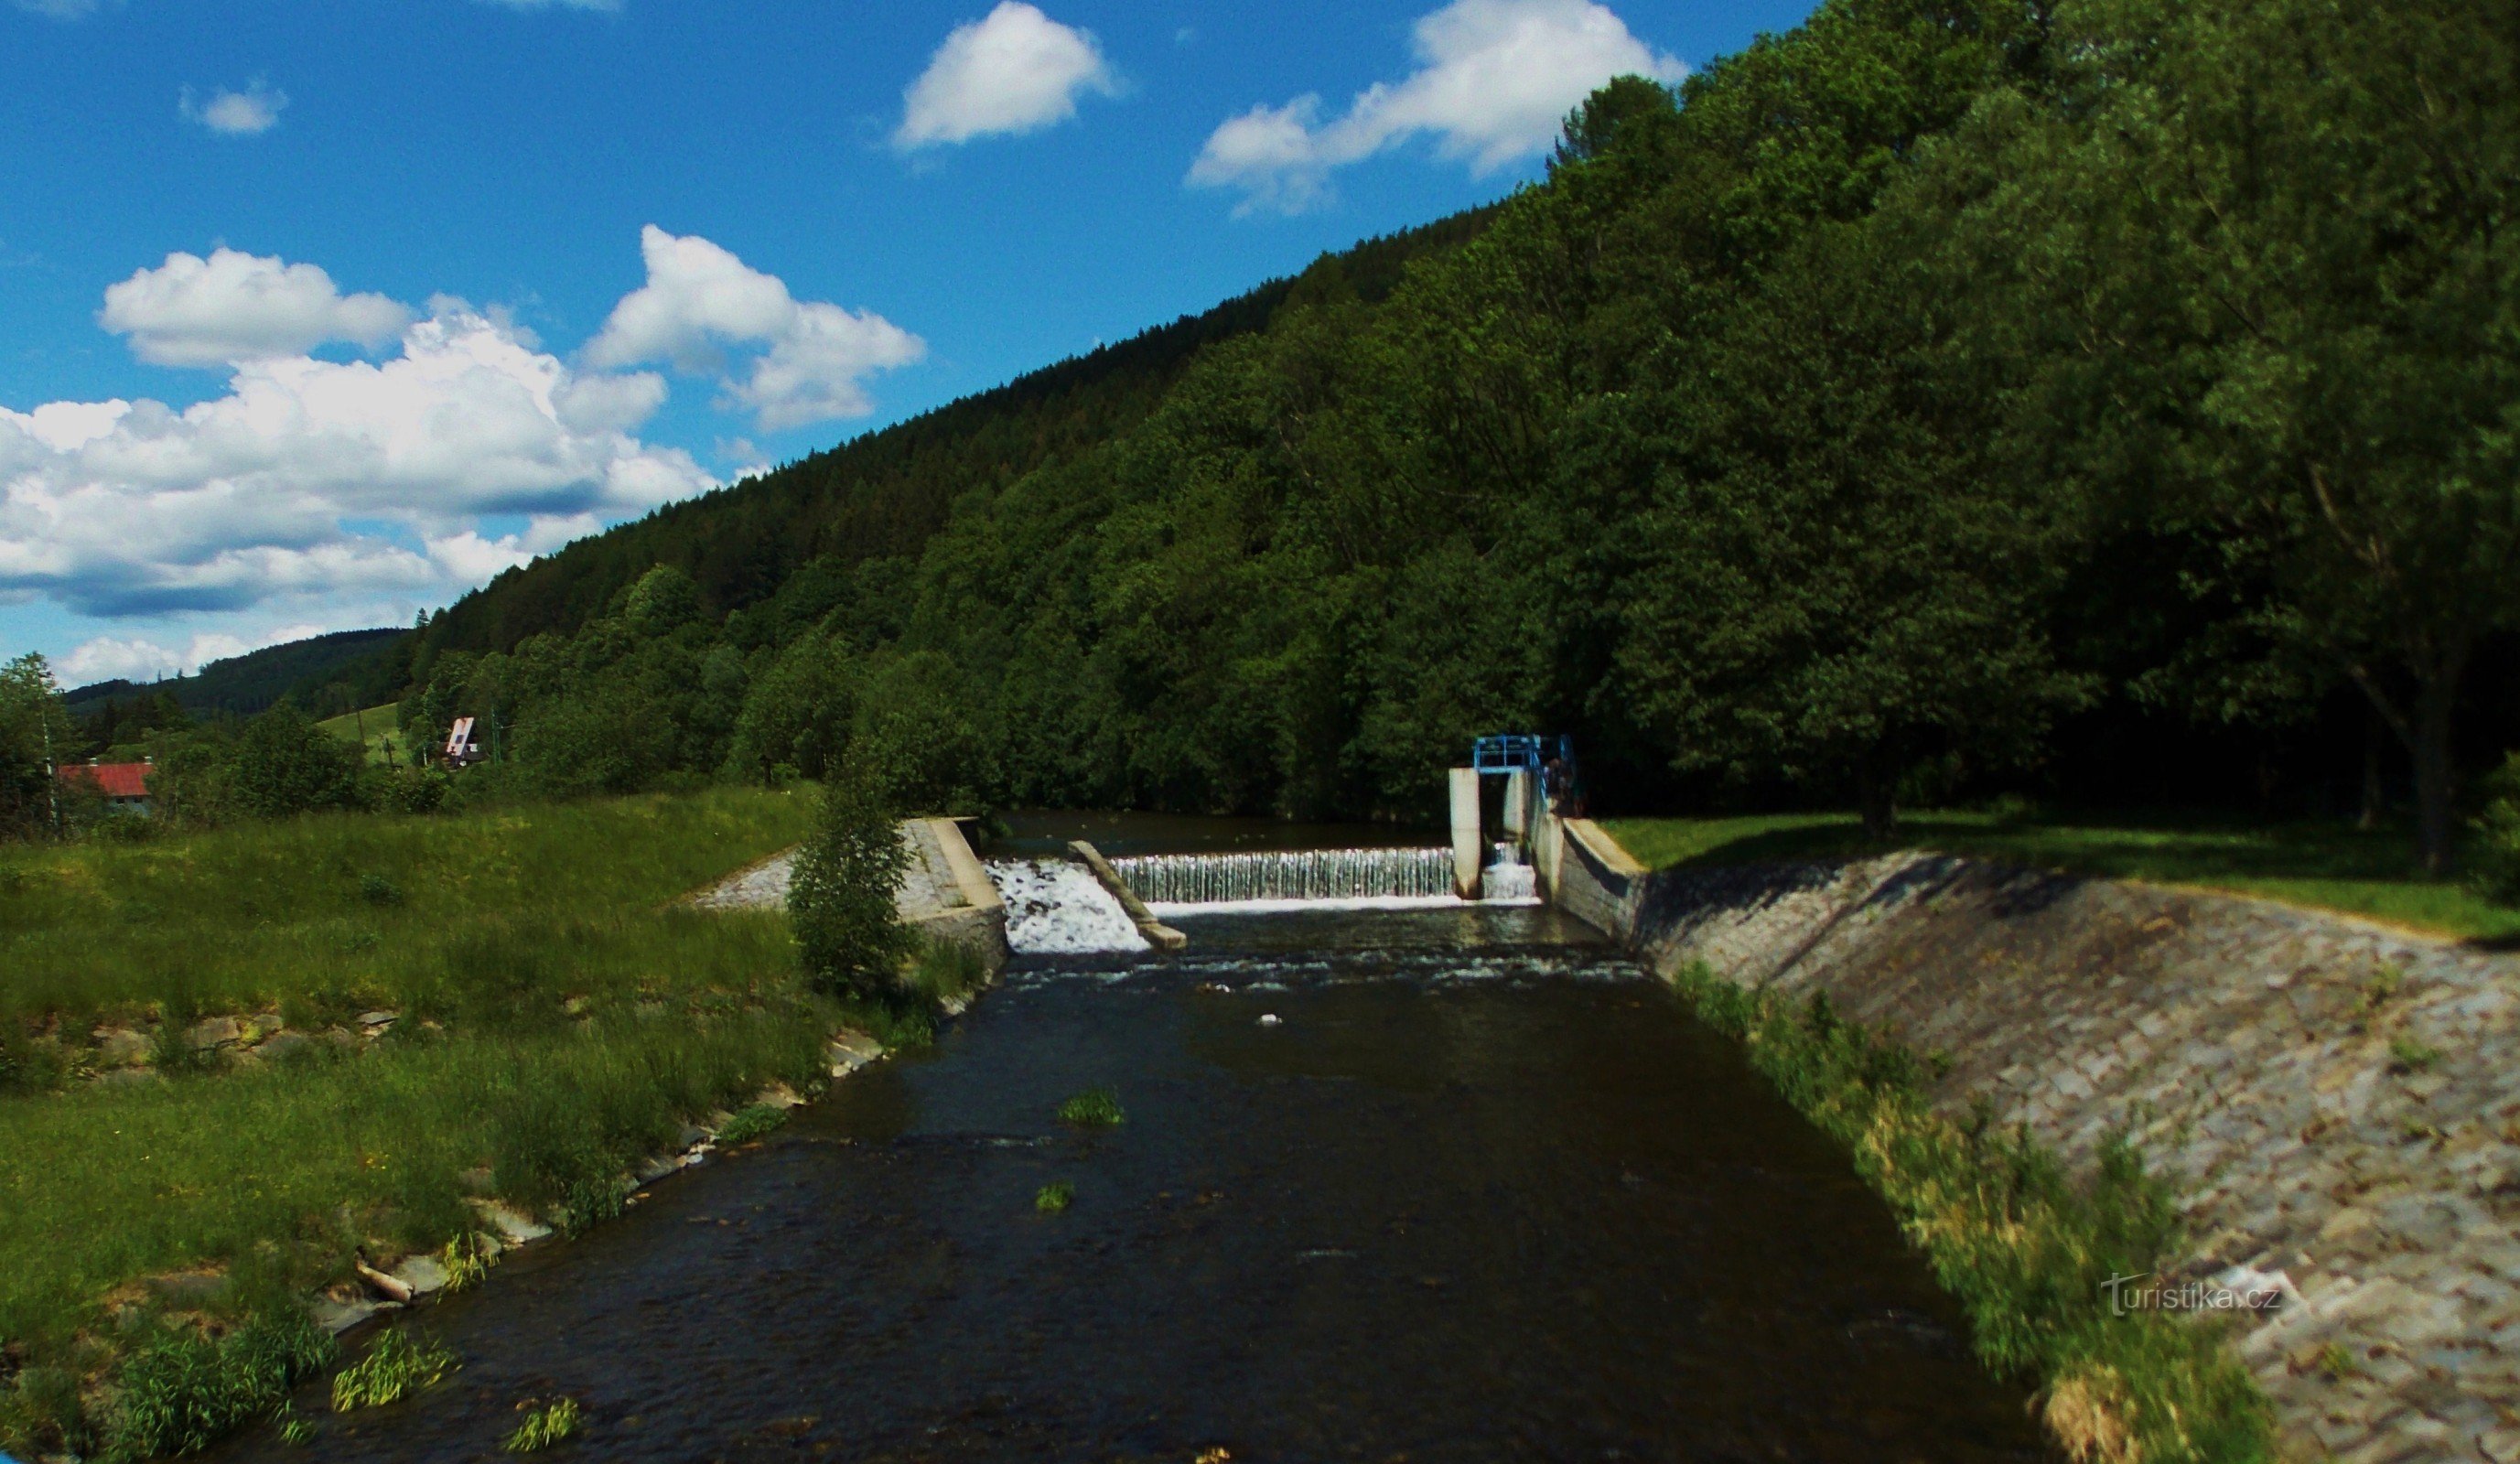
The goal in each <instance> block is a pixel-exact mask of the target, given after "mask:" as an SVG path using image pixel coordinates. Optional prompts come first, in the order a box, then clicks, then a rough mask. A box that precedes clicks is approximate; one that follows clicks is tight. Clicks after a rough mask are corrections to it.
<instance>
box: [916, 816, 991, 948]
mask: <svg viewBox="0 0 2520 1464" xmlns="http://www.w3.org/2000/svg"><path fill="white" fill-rule="evenodd" d="M902 836H903V842H905V843H907V844H909V845H910V847H911V850H912V852H913V854H914V855H915V856H917V857H916V858H915V859H914V861H913V863H912V867H911V870H910V874H909V877H908V878H906V879H904V880H903V881H902V889H901V893H900V894H899V895H898V896H897V897H896V898H895V901H894V905H895V907H896V908H897V909H899V910H900V912H901V918H902V922H903V923H904V924H907V925H909V926H910V927H911V928H913V929H915V930H918V931H919V932H921V933H922V934H924V935H926V936H929V937H930V938H932V939H936V940H942V941H951V942H953V943H955V944H957V945H961V946H965V947H967V948H969V949H970V950H971V951H973V952H975V953H977V954H978V955H979V957H980V959H981V961H982V962H983V963H984V964H986V965H987V966H988V968H989V972H990V974H992V975H995V974H996V973H997V972H999V971H1001V970H1003V969H1005V968H1006V964H1007V962H1008V961H1009V960H1010V959H1012V951H1011V950H1010V949H1009V947H1008V945H1007V907H1006V902H1005V900H1003V899H1001V898H1000V897H999V895H998V887H997V886H996V885H994V884H992V883H990V882H989V875H988V871H987V870H986V869H984V868H982V867H981V865H980V860H979V856H977V855H975V854H973V853H972V852H971V845H970V842H969V841H968V840H967V839H966V838H965V837H964V836H963V828H962V825H961V824H960V823H959V822H957V821H954V820H952V819H911V820H906V821H903V823H902Z"/></svg>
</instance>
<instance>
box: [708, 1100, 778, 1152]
mask: <svg viewBox="0 0 2520 1464" xmlns="http://www.w3.org/2000/svg"><path fill="white" fill-rule="evenodd" d="M785 1123H787V1109H785V1108H782V1107H780V1106H779V1105H778V1104H776V1103H752V1104H748V1105H746V1106H744V1107H742V1108H739V1109H737V1110H736V1111H735V1116H734V1117H733V1118H730V1119H728V1120H727V1121H726V1127H725V1128H722V1129H720V1130H718V1131H717V1141H718V1142H719V1143H721V1144H723V1145H725V1146H726V1147H728V1148H730V1149H731V1148H734V1147H735V1146H736V1145H737V1144H748V1143H750V1142H752V1141H753V1140H754V1139H756V1138H765V1137H768V1136H769V1135H770V1134H772V1133H774V1132H777V1131H778V1130H779V1127H780V1126H781V1125H783V1124H785Z"/></svg>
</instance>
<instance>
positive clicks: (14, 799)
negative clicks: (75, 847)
mask: <svg viewBox="0 0 2520 1464" xmlns="http://www.w3.org/2000/svg"><path fill="white" fill-rule="evenodd" d="M74 735H75V734H74V732H73V730H72V728H71V725H70V719H69V712H68V710H67V705H66V704H65V703H64V701H63V700H62V696H61V690H60V688H58V687H56V686H55V685H54V684H53V672H52V667H51V666H50V665H49V664H48V663H47V662H46V661H45V660H44V658H43V657H42V656H40V655H36V654H34V653H32V652H29V653H27V654H25V655H22V656H19V657H18V658H17V659H15V660H13V661H9V662H7V663H6V664H0V838H24V837H27V836H29V835H31V834H36V833H41V832H44V831H46V830H49V829H51V828H52V827H53V826H54V823H55V820H54V790H53V777H52V775H51V774H50V772H49V771H47V770H48V769H49V768H50V767H51V766H53V765H54V764H55V763H56V762H57V761H62V760H67V757H68V756H69V753H70V751H71V749H72V747H73V746H74V745H75V744H74V740H73V739H74Z"/></svg>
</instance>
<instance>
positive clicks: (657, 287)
mask: <svg viewBox="0 0 2520 1464" xmlns="http://www.w3.org/2000/svg"><path fill="white" fill-rule="evenodd" d="M639 251H640V253H641V255H642V256H643V257H644V258H645V259H646V261H647V265H648V283H647V284H645V285H643V286H641V287H640V288H637V289H634V290H632V291H631V292H630V293H628V294H626V295H624V296H622V297H621V301H620V303H619V304H617V305H615V306H613V307H612V314H611V315H610V317H609V318H607V320H606V321H605V323H604V329H603V331H602V332H601V333H598V334H597V335H596V337H595V339H593V340H591V341H589V342H588V343H587V346H586V352H585V357H586V361H587V363H588V364H589V365H591V366H594V367H597V368H599V369H613V368H619V367H625V366H633V365H637V364H639V363H642V362H649V361H665V362H670V363H672V365H673V366H674V368H675V369H676V370H677V371H681V372H685V373H689V374H698V373H703V372H716V373H719V374H720V375H721V377H722V380H723V384H724V387H725V398H726V401H727V402H728V403H730V404H733V405H736V406H741V407H743V408H746V409H748V410H750V411H751V412H752V413H753V414H754V416H755V418H756V419H757V420H758V421H759V422H760V424H761V426H762V427H763V429H764V430H767V431H782V430H785V429H787V428H789V427H799V426H804V425H806V424H808V423H811V422H817V421H830V420H832V419H833V418H841V417H863V416H865V415H866V414H867V413H869V412H871V411H873V410H874V404H873V403H872V402H871V401H869V400H868V398H867V394H866V389H865V387H864V386H863V385H862V384H861V382H862V380H863V378H864V377H868V376H871V375H873V374H874V373H876V372H878V371H884V370H888V369H890V368H893V367H898V366H907V365H909V364H910V363H912V362H914V361H918V360H920V359H921V358H922V357H924V356H925V355H926V354H927V345H926V342H924V341H922V340H921V339H920V338H919V337H918V336H916V335H913V334H911V333H909V332H907V331H904V330H902V329H901V328H900V327H898V326H896V325H894V324H893V323H892V322H890V321H888V320H885V319H884V318H883V317H882V316H880V315H877V314H875V313H874V312H873V311H851V310H845V309H842V308H841V307H840V306H838V305H833V304H829V303H825V302H823V301H817V300H802V301H800V300H798V299H796V298H795V297H794V296H792V295H790V294H789V293H788V292H787V285H786V283H785V282H783V281H781V280H780V279H779V278H778V277H777V276H775V275H766V274H763V273H761V272H760V271H759V270H756V269H753V268H752V267H750V266H749V265H746V264H745V263H744V262H743V261H742V260H741V259H738V258H737V257H736V256H735V255H734V254H733V253H731V252H729V251H728V250H726V249H723V248H721V247H719V246H718V245H717V244H711V243H710V242H709V241H707V240H705V239H701V238H699V237H698V236H697V235H692V236H688V237H680V238H678V237H676V236H674V235H671V234H668V233H666V232H665V231H664V230H662V229H659V228H657V227H656V226H655V225H653V224H651V225H649V226H648V227H647V228H646V229H644V230H642V231H641V232H640V235H639ZM730 345H762V346H766V347H768V349H767V350H765V351H764V352H763V353H762V354H761V355H760V356H758V357H756V358H755V359H754V360H753V362H752V364H751V371H750V374H749V375H748V376H746V377H742V378H741V379H738V378H737V377H734V376H733V375H732V374H731V373H729V370H728V363H727V361H726V359H725V348H726V347H727V346H730Z"/></svg>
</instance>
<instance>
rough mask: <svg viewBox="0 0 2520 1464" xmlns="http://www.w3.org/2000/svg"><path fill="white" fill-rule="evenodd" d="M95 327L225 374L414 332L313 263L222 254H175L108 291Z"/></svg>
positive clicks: (399, 315) (137, 349) (398, 308)
mask: <svg viewBox="0 0 2520 1464" xmlns="http://www.w3.org/2000/svg"><path fill="white" fill-rule="evenodd" d="M96 319H97V324H99V325H101V326H103V327H105V329H107V330H109V331H112V333H115V334H117V335H128V336H130V337H131V349H132V351H133V353H134V354H136V355H138V356H139V357H140V359H141V360H143V361H148V362H153V363H155V364H157V365H159V366H224V365H228V364H231V363H235V362H241V361H258V360H262V359H265V358H269V357H275V356H295V355H302V354H304V353H305V352H307V351H309V350H312V349H313V348H315V347H316V346H319V345H322V344H324V343H326V342H327V341H336V340H348V341H356V342H358V343H360V344H362V345H376V344H378V343H380V342H382V341H384V340H389V339H391V338H392V337H393V336H394V335H395V334H396V333H399V332H400V331H401V330H402V329H403V328H404V327H405V326H408V325H409V324H411V320H412V312H411V308H410V307H409V306H407V305H400V304H397V303H395V302H394V301H392V300H389V299H387V298H385V297H384V296H383V295H381V294H353V295H344V294H342V293H341V292H340V291H339V290H338V289H337V288H334V286H333V277H332V276H330V275H328V274H326V273H324V271H323V270H321V269H319V268H317V267H316V266H314V265H311V264H289V263H286V262H284V261H283V260H281V259H279V258H278V257H276V256H275V257H270V258H265V257H263V256H261V255H256V254H247V253H241V252H239V251H238V250H235V249H216V250H213V251H212V252H211V254H210V257H209V258H207V259H203V258H202V257H201V256H200V255H198V254H186V253H180V252H178V253H173V254H169V255H167V256H166V262H165V263H164V264H161V265H159V266H158V268H156V269H144V270H140V271H138V272H136V273H134V274H133V275H132V277H131V278H130V279H128V280H125V281H123V282H122V283H121V284H119V285H115V286H112V287H110V288H107V290H106V292H105V308H104V309H103V310H101V311H99V312H97V318H96Z"/></svg>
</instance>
